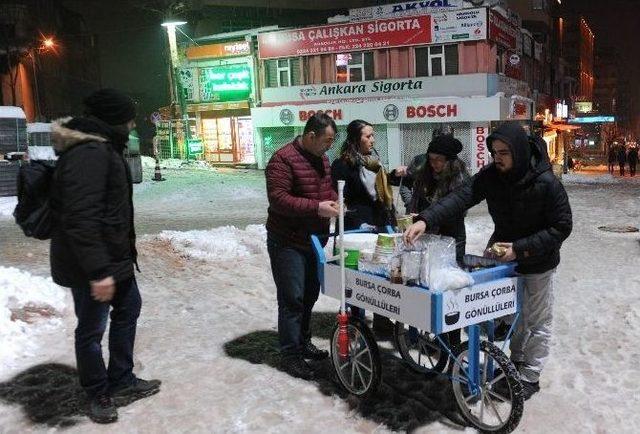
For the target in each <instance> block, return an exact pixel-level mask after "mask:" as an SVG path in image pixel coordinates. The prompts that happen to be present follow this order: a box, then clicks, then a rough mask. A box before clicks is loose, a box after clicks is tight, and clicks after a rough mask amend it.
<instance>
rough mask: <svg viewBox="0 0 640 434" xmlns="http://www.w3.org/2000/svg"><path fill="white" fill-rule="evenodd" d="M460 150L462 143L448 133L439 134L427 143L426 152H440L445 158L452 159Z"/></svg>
mask: <svg viewBox="0 0 640 434" xmlns="http://www.w3.org/2000/svg"><path fill="white" fill-rule="evenodd" d="M460 151H462V143H461V142H460V140H458V139H456V138H455V137H453V136H452V135H450V134H441V135H439V136H437V137H436V138H434V139H433V140H432V141H431V143H429V148H428V149H427V152H428V153H429V152H431V153H434V154H440V155H444V156H445V157H447V160H454V159H455V158H456V156H457V155H458V154H459V153H460Z"/></svg>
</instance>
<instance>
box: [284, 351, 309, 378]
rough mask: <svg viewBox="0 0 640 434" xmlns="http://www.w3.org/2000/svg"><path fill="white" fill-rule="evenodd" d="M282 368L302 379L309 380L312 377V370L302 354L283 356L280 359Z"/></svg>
mask: <svg viewBox="0 0 640 434" xmlns="http://www.w3.org/2000/svg"><path fill="white" fill-rule="evenodd" d="M281 366H282V369H283V370H284V371H285V372H287V373H288V374H289V375H291V376H293V377H296V378H302V379H303V380H311V379H312V378H313V370H312V369H311V367H309V365H308V364H307V362H305V361H304V359H303V358H302V356H299V355H294V356H287V357H284V358H283V359H282V361H281Z"/></svg>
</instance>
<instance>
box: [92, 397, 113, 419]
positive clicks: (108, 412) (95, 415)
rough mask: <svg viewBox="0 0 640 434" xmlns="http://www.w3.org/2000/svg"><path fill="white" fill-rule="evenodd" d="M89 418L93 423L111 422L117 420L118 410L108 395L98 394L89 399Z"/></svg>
mask: <svg viewBox="0 0 640 434" xmlns="http://www.w3.org/2000/svg"><path fill="white" fill-rule="evenodd" d="M89 418H90V419H91V420H92V421H94V422H95V423H113V422H116V421H117V420H118V411H117V410H116V406H115V405H114V403H113V400H112V399H111V398H110V397H109V395H98V396H96V397H94V398H92V399H91V400H90V402H89Z"/></svg>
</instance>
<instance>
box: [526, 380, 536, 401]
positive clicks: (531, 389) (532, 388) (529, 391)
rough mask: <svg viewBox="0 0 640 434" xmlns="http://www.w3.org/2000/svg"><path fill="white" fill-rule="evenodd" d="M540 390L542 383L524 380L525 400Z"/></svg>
mask: <svg viewBox="0 0 640 434" xmlns="http://www.w3.org/2000/svg"><path fill="white" fill-rule="evenodd" d="M538 392H540V383H539V382H538V381H536V382H535V383H530V382H529V381H524V380H522V395H523V396H524V400H525V401H526V400H528V399H529V398H531V397H532V396H533V395H535V394H536V393H538Z"/></svg>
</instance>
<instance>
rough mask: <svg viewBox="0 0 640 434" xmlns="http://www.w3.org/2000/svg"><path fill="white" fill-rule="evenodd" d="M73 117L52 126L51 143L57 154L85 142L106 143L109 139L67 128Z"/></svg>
mask: <svg viewBox="0 0 640 434" xmlns="http://www.w3.org/2000/svg"><path fill="white" fill-rule="evenodd" d="M71 119H73V118H72V117H66V118H60V119H56V120H55V121H53V122H52V124H51V142H52V143H53V149H54V150H55V152H56V153H57V154H61V153H63V152H65V151H68V150H69V149H70V148H72V147H74V146H75V145H77V144H79V143H83V142H106V141H107V139H106V138H104V137H102V136H99V135H97V134H90V133H85V132H84V131H79V130H74V129H71V128H67V127H66V126H65V124H66V123H67V122H69V121H70V120H71Z"/></svg>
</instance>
